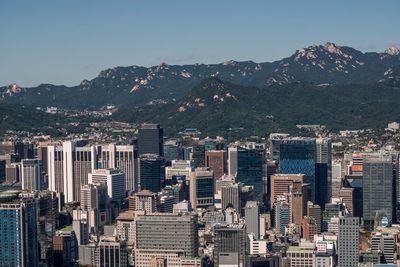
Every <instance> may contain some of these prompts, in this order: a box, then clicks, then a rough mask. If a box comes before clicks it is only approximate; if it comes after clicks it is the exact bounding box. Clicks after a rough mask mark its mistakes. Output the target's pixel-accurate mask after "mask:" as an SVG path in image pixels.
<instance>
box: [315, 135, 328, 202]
mask: <svg viewBox="0 0 400 267" xmlns="http://www.w3.org/2000/svg"><path fill="white" fill-rule="evenodd" d="M315 191H316V195H315V203H316V204H318V205H320V206H321V208H322V209H323V208H324V207H325V203H328V202H329V201H330V198H331V197H332V141H331V139H330V138H317V139H316V164H315Z"/></svg>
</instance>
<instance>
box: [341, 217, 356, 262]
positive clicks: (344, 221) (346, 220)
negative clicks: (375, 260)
mask: <svg viewBox="0 0 400 267" xmlns="http://www.w3.org/2000/svg"><path fill="white" fill-rule="evenodd" d="M359 228H360V227H359V218H356V217H341V218H339V234H338V241H337V242H338V253H337V254H338V266H340V267H357V266H358V258H359V253H360V250H359V247H358V246H359V239H360V238H359V231H360V229H359Z"/></svg>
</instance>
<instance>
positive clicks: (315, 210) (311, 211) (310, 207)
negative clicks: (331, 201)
mask: <svg viewBox="0 0 400 267" xmlns="http://www.w3.org/2000/svg"><path fill="white" fill-rule="evenodd" d="M307 217H310V218H314V220H315V223H316V224H317V234H320V233H321V230H322V213H321V207H320V206H319V205H317V204H313V203H312V202H308V203H307Z"/></svg>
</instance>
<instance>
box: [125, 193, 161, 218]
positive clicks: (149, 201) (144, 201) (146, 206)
mask: <svg viewBox="0 0 400 267" xmlns="http://www.w3.org/2000/svg"><path fill="white" fill-rule="evenodd" d="M128 201H129V210H131V211H138V210H143V211H145V212H146V214H149V213H153V212H156V207H157V194H155V193H153V192H151V191H149V190H142V191H140V192H138V193H136V194H134V195H133V196H129V197H128Z"/></svg>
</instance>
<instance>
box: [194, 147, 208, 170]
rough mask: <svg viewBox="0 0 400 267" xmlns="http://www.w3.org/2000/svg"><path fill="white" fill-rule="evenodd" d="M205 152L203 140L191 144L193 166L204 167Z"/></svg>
mask: <svg viewBox="0 0 400 267" xmlns="http://www.w3.org/2000/svg"><path fill="white" fill-rule="evenodd" d="M205 153H206V149H205V147H204V143H203V142H198V143H197V144H194V145H193V148H192V160H193V167H194V168H198V167H205V166H206V165H205V161H204V159H205Z"/></svg>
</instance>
